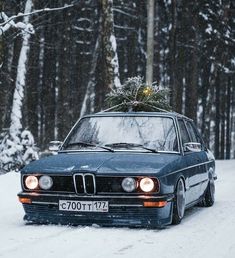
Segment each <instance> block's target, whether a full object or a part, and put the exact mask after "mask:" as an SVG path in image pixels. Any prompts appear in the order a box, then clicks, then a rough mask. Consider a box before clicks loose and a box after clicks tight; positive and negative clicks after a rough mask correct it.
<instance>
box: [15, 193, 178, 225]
mask: <svg viewBox="0 0 235 258" xmlns="http://www.w3.org/2000/svg"><path fill="white" fill-rule="evenodd" d="M18 196H19V197H20V198H30V200H31V203H30V204H23V207H24V210H25V216H24V219H25V220H26V221H29V222H34V223H53V224H54V223H55V224H66V225H67V224H69V225H92V224H98V225H101V226H128V227H151V228H154V227H162V226H165V225H168V224H170V223H171V221H172V208H173V205H172V204H173V202H172V201H173V199H174V195H173V194H168V195H161V196H112V195H109V196H104V195H103V196H101V195H94V196H78V195H76V194H37V193H26V192H21V193H19V194H18ZM59 200H70V201H94V200H96V201H98V200H99V201H108V202H109V211H108V212H76V211H75V212H74V211H61V210H59ZM144 201H148V202H157V201H167V204H166V206H165V207H162V208H155V207H144Z"/></svg>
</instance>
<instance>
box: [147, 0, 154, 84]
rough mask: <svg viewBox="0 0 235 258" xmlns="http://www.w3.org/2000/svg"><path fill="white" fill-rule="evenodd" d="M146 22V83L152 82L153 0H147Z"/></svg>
mask: <svg viewBox="0 0 235 258" xmlns="http://www.w3.org/2000/svg"><path fill="white" fill-rule="evenodd" d="M147 5H148V8H147V10H148V16H147V17H148V22H147V64H146V83H147V84H152V82H153V59H154V0H148V1H147Z"/></svg>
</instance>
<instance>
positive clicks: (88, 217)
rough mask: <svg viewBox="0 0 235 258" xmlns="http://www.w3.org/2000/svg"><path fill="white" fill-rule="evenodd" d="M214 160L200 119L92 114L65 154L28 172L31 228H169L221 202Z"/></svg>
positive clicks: (24, 176)
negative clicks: (190, 212)
mask: <svg viewBox="0 0 235 258" xmlns="http://www.w3.org/2000/svg"><path fill="white" fill-rule="evenodd" d="M215 179H216V174H215V160H214V156H213V154H212V153H211V152H210V150H208V149H207V148H206V146H205V145H204V143H203V140H202V138H201V136H200V134H199V132H198V130H197V129H196V127H195V125H194V123H193V121H192V120H191V119H189V118H187V117H185V116H182V115H179V114H177V113H168V112H125V113H122V112H101V113H97V114H94V115H89V116H85V117H83V118H82V119H80V120H79V121H78V122H77V123H76V124H75V126H74V127H73V128H72V130H71V131H70V133H69V134H68V136H67V137H66V139H65V141H64V142H63V143H62V144H61V145H60V146H59V148H58V154H56V155H51V156H49V157H46V158H41V159H40V160H37V161H34V162H32V163H30V164H29V165H27V166H25V167H24V168H23V169H22V171H21V184H22V192H20V193H19V194H18V196H19V200H20V202H21V203H22V204H23V207H24V210H25V216H24V219H25V220H26V221H28V222H32V223H60V224H69V225H92V224H98V225H103V226H131V227H150V228H154V227H163V226H165V225H169V224H179V223H180V222H181V220H182V218H183V217H184V212H185V209H187V208H189V207H191V206H193V205H196V204H200V205H202V206H212V205H213V203H214V194H215V185H214V180H215Z"/></svg>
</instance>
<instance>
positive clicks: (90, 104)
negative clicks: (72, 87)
mask: <svg viewBox="0 0 235 258" xmlns="http://www.w3.org/2000/svg"><path fill="white" fill-rule="evenodd" d="M100 45H101V19H100V24H99V30H98V36H97V39H96V44H95V49H94V51H93V54H92V60H91V69H90V73H89V81H88V84H87V88H86V93H85V96H84V99H83V102H82V108H81V112H80V117H82V116H84V115H85V114H87V113H93V112H94V109H95V84H96V82H95V74H96V69H97V61H98V57H99V53H100Z"/></svg>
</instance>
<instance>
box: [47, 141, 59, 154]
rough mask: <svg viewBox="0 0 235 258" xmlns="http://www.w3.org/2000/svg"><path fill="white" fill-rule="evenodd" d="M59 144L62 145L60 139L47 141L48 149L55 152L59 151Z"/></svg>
mask: <svg viewBox="0 0 235 258" xmlns="http://www.w3.org/2000/svg"><path fill="white" fill-rule="evenodd" d="M61 145H62V142H61V141H51V142H50V143H49V147H48V149H49V151H53V152H57V151H59V149H60V147H61Z"/></svg>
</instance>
